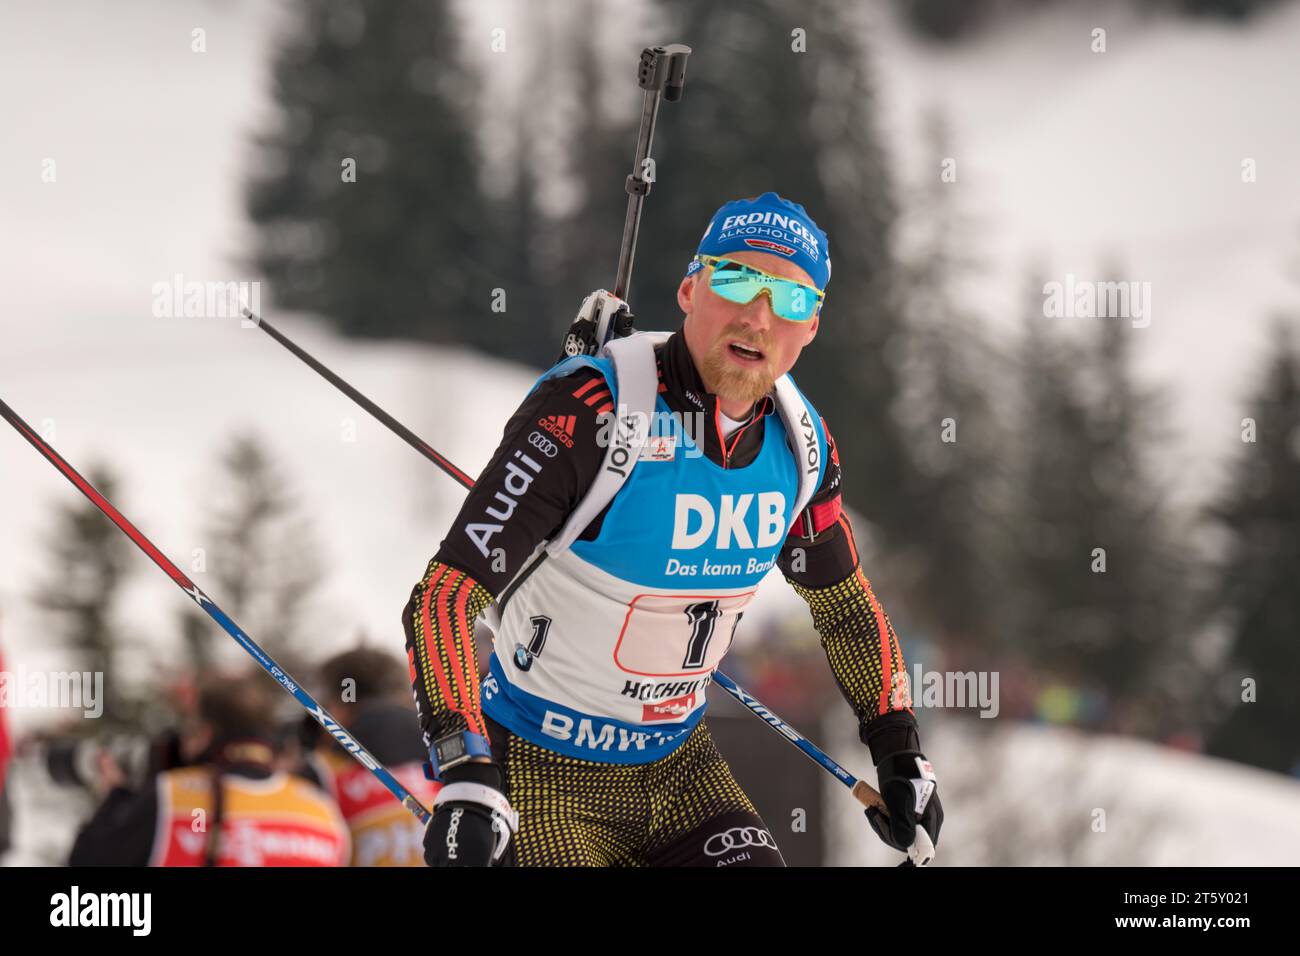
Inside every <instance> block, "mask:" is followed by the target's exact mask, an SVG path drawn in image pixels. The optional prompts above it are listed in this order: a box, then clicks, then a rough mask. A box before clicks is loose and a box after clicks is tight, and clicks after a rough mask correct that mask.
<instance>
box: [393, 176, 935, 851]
mask: <svg viewBox="0 0 1300 956" xmlns="http://www.w3.org/2000/svg"><path fill="white" fill-rule="evenodd" d="M830 273H831V264H830V254H829V248H828V242H827V238H826V234H825V233H824V232H822V230H821V229H820V228H818V226H817V225H816V223H814V222H813V220H812V219H811V218H810V217H809V216H808V214H807V213H806V212H805V210H804V208H803V207H802V206H800V205H798V204H797V203H793V202H789V201H787V200H785V199H782V198H781V197H779V196H778V195H776V194H775V193H772V192H768V193H764V194H763V195H762V196H759V197H757V198H751V199H742V200H737V201H735V202H730V203H727V204H726V205H724V206H723V207H722V208H721V209H719V210H718V211H717V213H716V214H715V215H714V216H713V218H712V220H711V221H710V222H709V225H708V228H707V229H706V230H705V232H704V236H703V239H702V240H701V241H700V244H699V249H698V250H697V254H696V255H695V257H694V258H693V259H692V261H691V263H690V267H689V269H688V270H687V273H686V277H685V278H684V279H683V280H682V282H681V284H680V285H679V286H678V289H677V304H678V305H679V306H680V307H681V310H682V312H683V313H684V314H685V319H684V321H683V322H682V324H681V327H680V328H679V329H678V330H677V331H676V332H674V333H672V334H666V333H653V332H642V333H633V334H632V335H629V336H626V337H623V338H616V339H613V340H611V341H610V342H609V343H608V344H607V345H606V346H605V348H604V350H603V351H602V353H601V354H600V355H599V356H596V357H587V356H576V357H571V358H568V359H565V360H563V361H561V362H559V363H558V364H557V365H555V366H554V367H552V368H551V369H549V370H548V371H547V372H545V373H544V374H543V375H542V376H541V377H540V378H539V379H538V381H537V382H536V383H535V384H534V386H533V388H532V390H531V391H530V392H529V394H528V395H527V397H526V398H525V399H524V402H523V404H522V405H520V406H519V408H518V410H517V411H516V412H515V413H514V415H513V416H512V417H511V419H510V421H509V422H508V423H507V424H506V428H505V433H504V435H503V437H502V440H501V444H500V445H499V446H498V448H497V450H496V453H495V454H494V455H493V457H492V460H491V461H490V462H489V463H488V466H487V467H486V468H485V469H484V470H483V473H482V474H481V475H480V476H479V478H478V481H477V483H476V484H475V486H474V489H473V490H472V491H471V492H470V494H469V496H468V497H467V498H466V499H465V503H464V506H463V507H462V508H461V509H460V513H459V514H458V515H457V516H456V520H455V522H454V523H453V524H452V527H451V529H450V531H449V532H448V534H447V536H446V538H444V539H443V541H442V543H441V545H440V547H439V549H438V552H437V553H436V554H435V555H434V556H433V558H432V560H431V561H430V562H429V565H428V568H427V570H426V571H425V573H424V576H423V578H421V580H420V582H419V583H418V584H417V585H416V586H415V588H414V590H413V591H412V593H411V599H410V602H409V603H408V604H407V606H406V608H405V609H404V610H403V613H402V620H403V622H404V625H405V629H406V643H407V652H408V657H409V660H410V666H411V680H412V684H413V688H414V693H415V699H416V705H417V707H418V709H419V717H420V725H421V730H422V732H423V734H424V740H425V744H426V746H428V748H429V750H430V770H431V771H432V772H433V773H434V774H435V775H436V777H437V779H438V780H440V781H441V782H442V783H443V787H442V789H441V791H440V793H439V796H438V800H437V802H436V804H435V806H434V814H433V818H432V820H431V821H430V823H429V825H428V828H427V830H426V832H425V837H424V846H425V858H426V861H427V862H428V863H429V864H430V865H432V866H447V865H451V866H485V865H511V864H515V865H526V866H577V865H586V866H608V865H649V866H671V865H687V866H718V865H731V866H781V865H783V860H782V858H781V854H780V852H779V850H778V849H777V847H776V842H775V840H774V839H773V838H772V835H771V833H770V831H769V830H768V829H767V827H766V825H765V824H764V823H763V821H762V819H761V818H760V817H759V815H758V813H757V812H756V811H755V809H754V806H753V804H752V803H751V802H750V800H749V798H748V797H747V796H746V795H745V793H744V792H743V791H742V790H741V789H740V787H739V786H738V785H737V783H736V781H735V780H734V779H733V777H732V775H731V771H730V769H729V768H728V766H727V764H726V761H724V760H723V758H722V756H721V755H720V754H719V753H718V751H717V749H716V748H715V746H714V744H713V740H712V739H711V738H710V736H709V732H708V728H707V726H706V725H705V724H704V722H703V721H702V718H703V716H704V710H705V705H706V688H707V687H708V685H709V683H710V679H711V675H712V674H713V671H714V669H715V668H717V666H718V664H719V662H720V661H721V659H722V657H723V655H724V654H725V653H726V651H727V649H728V648H729V646H730V645H731V642H732V639H733V637H734V636H735V631H736V627H737V625H738V624H739V623H740V620H741V615H742V614H743V613H744V609H745V607H746V605H747V604H748V603H749V601H750V599H751V598H752V597H753V594H754V591H755V589H756V588H757V587H758V584H759V582H760V581H761V580H762V579H763V577H764V576H765V575H766V574H767V572H768V571H769V570H771V568H772V566H773V565H776V566H778V567H780V569H781V573H782V574H783V575H784V577H785V579H786V580H787V581H789V582H790V584H791V586H792V587H793V588H794V589H795V591H796V592H797V593H798V594H799V595H800V597H802V598H803V599H804V600H805V601H806V602H807V603H808V606H809V608H810V609H811V611H812V618H813V624H814V626H815V627H816V629H817V632H818V634H819V635H820V637H821V643H822V646H823V648H824V649H825V651H826V656H827V659H828V661H829V663H830V667H831V670H832V672H833V673H834V675H835V678H836V681H837V682H838V684H839V686H840V689H841V691H842V692H843V694H844V697H845V699H846V700H847V701H848V702H849V705H850V706H851V707H852V709H853V712H854V714H855V715H856V717H857V719H858V723H859V736H860V738H861V739H862V741H863V743H864V744H865V745H866V746H867V747H869V748H870V751H871V757H872V761H873V763H874V764H875V766H876V770H877V774H878V778H879V789H880V792H881V794H882V796H883V797H884V800H885V803H886V806H887V807H888V808H889V811H890V812H889V816H888V817H885V816H884V815H882V814H880V813H878V812H877V811H875V810H868V811H867V817H868V819H869V820H870V822H871V825H872V827H873V828H874V829H875V831H876V832H877V834H878V835H879V836H880V838H881V839H882V840H884V841H885V842H886V843H887V844H889V845H890V846H892V847H894V848H896V849H900V850H906V849H907V847H908V846H910V845H911V843H912V841H913V838H914V836H915V828H916V827H917V826H918V825H920V826H922V827H924V828H925V830H926V831H927V833H928V834H929V835H930V838H931V839H932V840H933V841H934V842H935V843H937V842H938V837H939V829H940V826H941V824H942V822H943V809H942V807H941V805H940V803H939V797H938V794H937V792H935V778H934V774H933V771H932V770H931V768H930V764H929V762H928V761H927V760H926V759H925V757H924V755H923V754H922V753H921V750H920V741H919V737H918V734H917V728H916V720H915V717H914V715H913V713H912V709H911V705H912V700H911V693H910V688H909V684H908V679H907V672H906V669H905V666H904V662H903V655H902V652H901V650H900V648H899V645H898V639H897V637H896V635H895V633H894V629H893V626H892V625H891V624H890V622H889V618H888V616H887V615H886V614H885V612H884V609H883V608H882V607H881V605H880V602H879V601H878V600H877V599H876V596H875V595H874V594H873V593H872V590H871V585H870V583H869V582H868V580H867V578H866V575H865V574H864V573H863V571H862V568H861V567H860V566H859V563H858V553H857V549H856V547H855V546H854V542H853V532H852V529H851V527H850V525H849V519H848V515H847V514H845V513H844V512H843V511H842V510H841V503H840V467H839V455H838V453H837V451H836V448H835V442H834V439H833V438H832V437H831V435H830V432H829V431H828V430H827V428H826V424H825V422H824V421H823V420H822V419H821V417H820V416H819V415H818V414H817V412H816V410H815V409H814V408H813V406H812V404H811V403H810V402H809V401H808V399H807V398H805V397H804V396H803V394H802V393H801V392H800V391H799V390H798V389H797V388H795V386H794V383H793V381H792V380H791V379H790V377H789V375H788V374H787V373H788V372H789V370H790V369H791V367H792V366H793V365H794V363H795V360H796V359H797V358H798V357H799V353H800V352H801V351H802V350H803V348H804V346H806V345H807V344H808V343H809V342H811V341H812V340H813V337H814V336H815V335H816V334H817V327H818V323H819V321H820V311H821V305H822V301H823V299H824V295H825V289H826V285H827V282H828V280H829V279H830ZM603 298H604V301H605V303H606V305H605V306H604V307H608V300H609V298H610V297H609V296H607V295H605V296H604V297H603ZM596 299H597V301H599V300H600V299H601V297H599V296H598V297H596ZM592 302H593V297H588V304H590V303H592ZM614 302H615V303H617V300H614ZM587 307H589V306H588V305H585V306H584V308H587ZM480 614H482V615H484V617H485V619H486V620H487V621H488V622H489V624H490V625H491V626H492V628H493V634H494V650H493V653H492V655H491V657H490V660H489V673H488V676H487V677H485V678H484V680H483V681H482V684H481V685H480V681H479V670H478V661H477V659H476V653H475V649H474V640H473V637H474V624H475V620H476V619H477V618H478V617H479V615H480Z"/></svg>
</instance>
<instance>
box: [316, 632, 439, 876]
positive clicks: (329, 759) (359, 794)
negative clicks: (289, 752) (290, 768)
mask: <svg viewBox="0 0 1300 956" xmlns="http://www.w3.org/2000/svg"><path fill="white" fill-rule="evenodd" d="M320 680H321V686H322V692H321V696H320V700H321V702H322V703H323V704H324V706H325V709H326V710H328V711H329V712H330V713H331V714H333V715H334V716H335V718H337V719H338V721H339V723H340V724H342V725H343V726H344V727H346V728H347V729H348V732H349V733H351V734H352V735H353V736H354V737H356V738H357V740H359V741H361V743H362V745H363V746H364V747H365V748H366V749H367V750H369V751H370V753H371V754H372V755H373V756H374V757H375V759H376V760H378V761H379V762H380V763H382V764H384V765H385V766H387V767H388V769H389V770H390V771H391V772H392V774H393V776H394V777H396V778H397V780H398V781H399V782H400V783H401V784H402V786H404V787H406V788H407V789H408V790H410V791H411V793H413V794H415V796H416V798H417V799H418V800H420V802H421V803H423V804H424V805H425V806H429V805H430V804H431V803H432V801H433V798H434V797H435V796H436V795H437V792H438V789H439V784H437V783H435V782H434V781H431V780H428V779H427V778H426V777H425V775H424V761H425V760H427V759H428V752H427V751H426V750H425V748H424V745H423V744H422V743H421V742H420V725H419V721H418V719H417V718H416V714H415V709H414V707H413V706H412V703H411V685H410V681H409V679H408V677H407V674H406V670H405V669H404V668H403V667H402V662H401V661H400V660H399V659H398V658H396V657H393V656H391V655H389V654H386V653H384V652H383V651H378V650H373V649H370V648H366V647H357V648H354V649H353V650H350V651H345V652H343V653H342V654H338V655H336V656H334V657H331V658H330V659H329V660H327V661H325V663H324V664H322V665H321V667H320ZM308 721H309V722H310V723H309V726H308V727H307V731H308V736H309V741H310V746H309V750H308V753H307V755H306V758H305V764H306V767H305V771H306V775H307V776H309V777H310V778H311V779H313V780H315V781H316V782H318V783H319V784H320V785H321V787H323V788H324V789H325V790H326V791H327V792H328V793H329V794H331V795H332V796H333V797H334V799H335V801H336V802H337V803H338V806H339V810H340V811H341V812H342V814H343V818H344V819H345V820H346V821H347V824H348V827H349V828H350V829H351V832H352V865H353V866H424V846H423V839H424V825H423V824H421V823H420V821H419V820H417V819H416V818H415V817H414V816H413V815H412V814H411V812H410V811H409V810H407V809H406V808H405V807H404V806H402V804H400V803H399V802H398V801H397V800H395V799H394V798H393V795H392V793H390V792H389V791H388V788H387V787H385V786H384V785H383V784H382V783H380V781H379V780H378V778H376V777H375V775H374V774H372V773H371V772H370V771H369V770H367V769H366V768H365V767H363V766H362V765H361V764H359V763H358V762H357V761H356V759H355V758H353V757H352V756H351V755H350V754H349V753H347V752H346V751H345V750H344V749H343V748H342V747H341V746H339V744H338V742H337V741H335V740H334V738H332V737H330V736H328V735H327V734H325V733H324V732H323V731H322V730H321V728H320V725H319V724H317V723H316V722H315V721H314V720H311V718H308Z"/></svg>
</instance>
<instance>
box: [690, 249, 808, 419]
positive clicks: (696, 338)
mask: <svg viewBox="0 0 1300 956" xmlns="http://www.w3.org/2000/svg"><path fill="white" fill-rule="evenodd" d="M725 258H727V259H734V260H735V261H737V262H743V263H744V264H745V265H750V266H754V267H755V268H758V269H762V270H763V271H764V272H770V273H771V274H772V275H777V276H781V277H782V278H787V279H797V280H799V281H800V282H806V283H808V284H809V285H812V284H813V281H812V277H811V276H809V275H808V273H807V272H805V271H804V270H803V269H801V268H799V267H798V266H797V265H795V264H794V263H792V262H790V261H789V260H787V259H783V258H781V257H780V256H774V255H772V254H770V253H767V252H753V251H750V250H743V251H741V252H729V253H727V254H726V257H725ZM711 272H712V270H711V269H708V268H705V269H701V270H700V271H699V272H697V273H695V275H693V276H688V277H687V278H685V279H683V280H682V283H681V285H679V286H678V287H677V304H678V305H679V306H681V310H682V311H683V312H684V313H686V324H685V326H684V328H683V333H684V334H685V336H686V345H687V347H688V348H689V349H690V352H691V356H692V358H694V359H695V367H696V368H697V369H699V372H700V378H701V379H703V380H704V387H705V388H707V389H708V390H709V391H710V392H713V393H714V394H715V395H717V396H718V401H719V404H720V405H721V406H722V410H723V412H725V413H726V414H727V415H730V416H731V417H733V418H743V417H744V416H745V415H746V414H748V412H749V409H750V407H751V406H752V405H753V404H754V402H756V401H758V400H759V399H760V398H762V397H763V396H764V395H766V394H767V393H768V392H770V391H771V390H772V388H773V386H774V385H775V384H776V380H777V379H778V378H780V377H781V376H782V375H784V374H785V373H786V372H788V371H790V369H791V368H793V367H794V363H795V360H796V359H798V358H799V353H800V352H801V351H803V347H804V346H805V345H807V344H808V343H809V342H811V341H812V340H813V337H814V336H815V335H816V334H817V323H818V322H819V321H821V316H820V315H816V316H814V317H813V318H812V320H811V321H808V322H792V321H791V320H789V319H783V318H781V317H780V316H779V315H777V314H776V313H775V312H773V311H772V302H771V299H770V298H769V297H768V296H766V295H758V296H756V297H755V298H754V299H752V300H751V301H749V302H747V303H745V304H744V305H741V304H740V303H738V302H731V301H729V300H727V299H724V298H722V296H720V295H718V294H717V293H715V292H713V291H712V290H711V289H710V288H709V282H708V278H709V275H710V274H711ZM735 344H739V345H744V346H748V347H749V348H751V349H756V350H757V351H758V353H759V354H758V356H757V357H751V356H749V355H745V354H741V353H740V352H738V351H736V349H734V348H733V347H732V346H733V345H735Z"/></svg>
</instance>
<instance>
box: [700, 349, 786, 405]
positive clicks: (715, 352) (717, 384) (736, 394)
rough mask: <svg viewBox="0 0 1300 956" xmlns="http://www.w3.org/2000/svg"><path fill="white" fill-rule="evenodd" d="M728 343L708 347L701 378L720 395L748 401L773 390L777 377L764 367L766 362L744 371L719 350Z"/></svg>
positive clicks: (747, 402)
mask: <svg viewBox="0 0 1300 956" xmlns="http://www.w3.org/2000/svg"><path fill="white" fill-rule="evenodd" d="M726 347H727V346H726V345H725V344H721V345H718V346H716V347H715V348H712V349H710V350H709V353H708V354H707V355H706V356H704V368H702V369H701V370H700V371H701V373H702V374H701V376H700V377H701V378H703V379H704V384H705V387H706V388H708V390H709V391H711V392H713V394H715V395H717V396H718V397H719V398H725V399H728V400H731V401H737V402H745V403H746V404H750V403H753V402H756V401H758V400H759V399H760V398H762V397H763V396H764V395H766V394H768V393H769V392H771V391H772V389H773V388H774V387H775V386H776V380H775V379H773V378H772V376H771V375H770V374H768V371H767V365H766V364H764V365H763V367H762V368H756V369H754V370H753V371H746V370H745V369H743V368H737V367H736V366H735V365H733V364H731V363H730V362H728V361H727V357H726V356H725V355H723V354H722V350H723V349H725V348H726Z"/></svg>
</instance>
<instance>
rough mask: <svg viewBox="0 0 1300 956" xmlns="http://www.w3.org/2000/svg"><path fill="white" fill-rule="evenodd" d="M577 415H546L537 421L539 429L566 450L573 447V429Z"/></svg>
mask: <svg viewBox="0 0 1300 956" xmlns="http://www.w3.org/2000/svg"><path fill="white" fill-rule="evenodd" d="M577 423H578V416H577V415H545V416H543V417H542V418H539V419H538V420H537V427H538V428H540V429H541V430H542V431H544V432H546V433H547V434H548V435H552V436H553V437H555V438H556V439H557V440H558V441H559V442H560V444H562V445H563V446H564V447H565V448H572V447H573V428H574V426H575V425H576V424H577Z"/></svg>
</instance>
